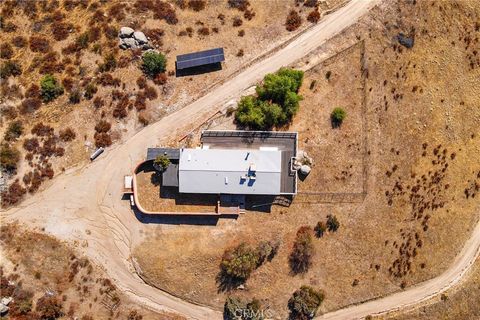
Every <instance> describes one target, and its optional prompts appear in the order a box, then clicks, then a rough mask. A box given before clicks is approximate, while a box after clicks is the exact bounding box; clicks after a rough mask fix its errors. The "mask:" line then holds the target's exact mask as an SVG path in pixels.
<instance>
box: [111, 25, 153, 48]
mask: <svg viewBox="0 0 480 320" xmlns="http://www.w3.org/2000/svg"><path fill="white" fill-rule="evenodd" d="M118 37H119V38H120V48H121V49H124V50H125V49H136V48H140V49H142V50H149V49H153V48H152V46H150V45H149V44H148V39H147V37H146V36H145V34H144V33H143V32H140V31H135V30H133V29H132V28H129V27H122V28H120V33H119V34H118Z"/></svg>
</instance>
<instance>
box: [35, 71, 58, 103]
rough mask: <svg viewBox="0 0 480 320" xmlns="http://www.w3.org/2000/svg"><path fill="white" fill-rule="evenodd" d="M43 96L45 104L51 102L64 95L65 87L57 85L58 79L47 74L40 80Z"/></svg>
mask: <svg viewBox="0 0 480 320" xmlns="http://www.w3.org/2000/svg"><path fill="white" fill-rule="evenodd" d="M40 88H41V96H42V99H43V101H44V102H49V101H52V100H54V99H55V98H57V97H58V96H60V95H62V94H63V87H62V86H61V85H59V84H58V83H57V79H55V77H54V76H52V75H50V74H46V75H45V76H43V78H42V79H41V80H40Z"/></svg>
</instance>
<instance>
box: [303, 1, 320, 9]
mask: <svg viewBox="0 0 480 320" xmlns="http://www.w3.org/2000/svg"><path fill="white" fill-rule="evenodd" d="M317 4H318V0H305V2H304V3H303V5H304V6H305V7H310V8H313V7H316V6H317Z"/></svg>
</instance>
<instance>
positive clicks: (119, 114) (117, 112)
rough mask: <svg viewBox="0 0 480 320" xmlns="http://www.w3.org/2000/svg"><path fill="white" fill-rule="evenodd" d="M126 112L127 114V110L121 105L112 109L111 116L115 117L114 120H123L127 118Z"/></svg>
mask: <svg viewBox="0 0 480 320" xmlns="http://www.w3.org/2000/svg"><path fill="white" fill-rule="evenodd" d="M127 114H128V112H127V108H126V107H124V106H122V105H117V106H116V107H115V108H114V109H113V112H112V115H113V116H114V117H115V118H118V119H123V118H125V117H126V116H127Z"/></svg>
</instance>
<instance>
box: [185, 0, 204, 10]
mask: <svg viewBox="0 0 480 320" xmlns="http://www.w3.org/2000/svg"><path fill="white" fill-rule="evenodd" d="M206 4H207V2H206V1H205V0H190V1H188V7H189V8H190V9H192V10H193V11H202V10H203V9H205V6H206Z"/></svg>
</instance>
